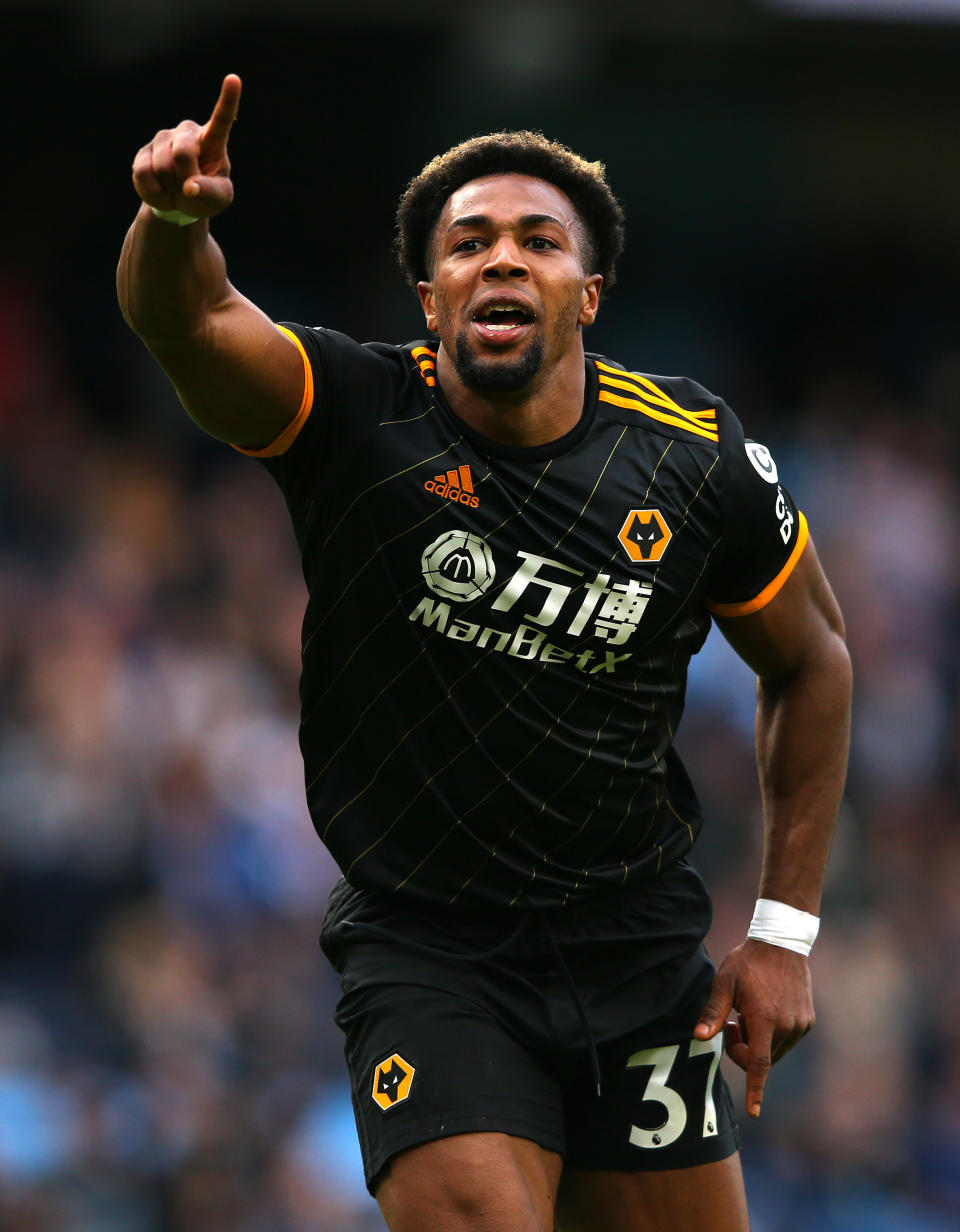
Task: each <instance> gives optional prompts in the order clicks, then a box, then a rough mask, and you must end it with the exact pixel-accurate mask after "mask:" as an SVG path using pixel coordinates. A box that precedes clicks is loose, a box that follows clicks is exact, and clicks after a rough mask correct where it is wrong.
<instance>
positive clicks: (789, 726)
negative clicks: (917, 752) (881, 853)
mask: <svg viewBox="0 0 960 1232" xmlns="http://www.w3.org/2000/svg"><path fill="white" fill-rule="evenodd" d="M850 690H851V671H850V658H849V655H848V654H847V649H846V646H845V645H844V642H843V640H842V637H841V636H840V634H839V633H834V634H833V635H832V636H830V637H829V638H828V639H826V641H825V642H824V644H823V645H822V646H821V648H820V653H819V654H818V655H817V657H816V659H815V661H814V662H812V663H807V664H805V665H804V667H803V669H802V670H801V671H799V672H798V673H797V674H795V675H793V676H791V677H790V678H789V679H787V680H786V681H782V682H769V681H764V680H763V679H760V680H759V682H758V686H757V726H756V737H757V763H758V767H759V773H760V787H761V794H762V799H763V819H764V841H763V867H762V873H761V880H760V897H761V898H770V899H775V900H776V901H778V902H782V903H788V904H789V905H790V906H792V907H797V908H799V909H800V910H801V911H808V912H810V913H811V914H813V915H817V914H819V906H820V894H821V890H822V887H823V879H824V875H825V873H826V867H827V856H828V854H829V850H830V842H831V838H832V835H833V829H834V824H835V822H836V817H837V810H838V809H839V806H840V800H841V797H842V794H843V784H844V777H845V774H846V765H847V751H848V747H849V734H850Z"/></svg>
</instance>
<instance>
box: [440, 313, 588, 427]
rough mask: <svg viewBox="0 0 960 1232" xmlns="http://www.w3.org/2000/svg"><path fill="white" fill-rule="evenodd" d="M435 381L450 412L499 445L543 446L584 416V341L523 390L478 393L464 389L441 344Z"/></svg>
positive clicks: (579, 341) (466, 387)
mask: <svg viewBox="0 0 960 1232" xmlns="http://www.w3.org/2000/svg"><path fill="white" fill-rule="evenodd" d="M437 380H438V381H439V383H440V388H441V389H442V390H443V393H444V397H445V398H446V399H447V402H449V404H450V406H451V408H452V410H453V411H454V412H455V413H456V414H457V415H459V417H460V418H461V419H462V420H464V422H465V423H467V424H468V425H469V426H470V427H471V428H473V429H474V430H475V431H477V432H479V433H481V434H482V435H483V436H486V437H489V438H490V440H492V441H497V442H499V443H500V444H501V445H519V446H528V447H529V446H532V445H546V444H549V443H550V441H555V440H558V439H559V438H560V437H561V436H564V435H565V434H566V433H567V432H569V431H570V430H571V428H573V427H575V426H576V424H577V423H579V421H580V416H581V415H582V414H583V390H584V351H583V342H582V339H581V338H580V337H579V335H578V337H577V344H576V346H574V347H572V348H571V349H570V351H569V352H568V354H566V355H564V356H563V358H562V359H561V360H560V361H559V362H558V363H556V364H554V365H552V366H551V367H550V369H549V370H548V371H546V372H541V373H539V374H538V375H537V377H536V378H535V379H534V380H533V381H532V382H531V384H530V385H528V386H527V387H526V388H524V389H520V390H516V391H512V392H509V393H506V392H504V393H500V392H497V393H479V392H478V391H477V390H475V389H471V388H469V387H468V386H467V385H464V383H463V381H462V380H461V379H460V376H459V374H458V372H457V369H456V367H455V366H454V363H453V360H452V358H451V357H450V355H449V354H448V353H447V350H446V348H445V347H444V346H443V344H441V345H440V347H439V349H438V351H437Z"/></svg>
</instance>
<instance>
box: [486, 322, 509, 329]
mask: <svg viewBox="0 0 960 1232" xmlns="http://www.w3.org/2000/svg"><path fill="white" fill-rule="evenodd" d="M484 324H485V325H486V327H487V329H496V330H504V329H515V328H516V326H515V325H513V324H512V322H510V321H484Z"/></svg>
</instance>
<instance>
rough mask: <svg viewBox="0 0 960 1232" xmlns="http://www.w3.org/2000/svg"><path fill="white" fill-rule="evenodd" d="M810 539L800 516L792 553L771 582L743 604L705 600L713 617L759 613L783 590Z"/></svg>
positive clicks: (805, 521) (804, 520)
mask: <svg viewBox="0 0 960 1232" xmlns="http://www.w3.org/2000/svg"><path fill="white" fill-rule="evenodd" d="M809 538H810V530H809V528H808V526H807V519H806V518H805V517H804V516H803V514H802V513H801V514H800V529H799V531H798V532H797V542H796V543H795V544H794V545H793V551H792V552H791V553H790V555H789V557H788V558H787V563H786V564H785V565H784V566H783V568H782V569H781V570H780V572H779V573H778V574H777V576H776V577H775V578H774V579H773V581H772V582H768V583H767V585H766V586H764V588H763V590H761V591H760V593H759V594H758V595H757V596H755V597H754V598H753V599H747V600H746V602H745V603H711V602H710V600H709V599H708V600H707V607H708V608H709V610H710V611H711V612H713V614H714V615H715V616H749V615H750V613H751V612H759V611H760V609H761V608H763V607H766V606H767V604H768V603H769V602H770V600H771V599H773V598H774V597H775V596H776V595H778V594H779V593H780V591H781V590H782V589H783V584H784V582H786V580H787V578H788V577H789V576H790V574H791V573H793V571H794V569H795V567H796V564H797V561H798V560H799V559H800V557H801V556H802V555H803V549H804V548H805V547H806V546H807V540H808V539H809Z"/></svg>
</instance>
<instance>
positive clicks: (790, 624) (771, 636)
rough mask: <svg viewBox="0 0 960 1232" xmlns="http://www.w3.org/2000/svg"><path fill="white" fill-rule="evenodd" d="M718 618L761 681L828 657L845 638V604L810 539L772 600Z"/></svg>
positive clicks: (776, 678)
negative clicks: (842, 608) (754, 608)
mask: <svg viewBox="0 0 960 1232" xmlns="http://www.w3.org/2000/svg"><path fill="white" fill-rule="evenodd" d="M716 621H717V625H718V627H719V628H720V631H721V632H722V633H723V635H724V637H725V638H726V639H727V641H728V642H729V643H730V645H731V646H732V647H733V648H734V650H735V651H736V652H737V654H738V655H739V656H740V657H741V659H743V660H744V662H745V663H747V664H748V666H749V667H751V668H752V669H753V671H755V672H756V674H757V676H758V677H759V678H760V679H761V681H771V682H776V681H779V680H785V679H788V678H789V677H791V676H793V675H794V674H795V673H796V672H798V671H800V670H801V669H803V668H804V667H807V666H809V665H811V664H813V663H816V662H818V661H821V660H824V661H825V660H828V659H829V658H830V657H831V654H832V652H833V650H834V649H835V648H836V647H837V646H839V645H842V643H843V639H844V627H843V617H842V616H841V614H840V608H839V606H838V604H837V601H836V599H835V598H834V595H833V591H832V590H831V589H830V584H829V582H828V581H827V579H826V576H825V575H824V572H823V569H822V568H821V566H820V561H819V558H818V557H817V553H816V550H815V549H814V546H813V542H812V541H810V540H808V541H807V544H806V546H805V548H804V549H803V552H802V554H801V556H800V558H799V560H798V561H797V563H796V565H795V567H794V568H793V571H792V572H791V574H790V576H789V577H788V578H787V580H786V582H784V584H783V586H782V587H781V588H780V590H779V591H778V592H777V594H776V595H775V596H774V598H773V599H771V600H770V602H769V603H767V604H766V605H765V606H764V607H762V608H760V610H759V611H755V612H751V613H750V614H749V615H746V616H717V617H716Z"/></svg>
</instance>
